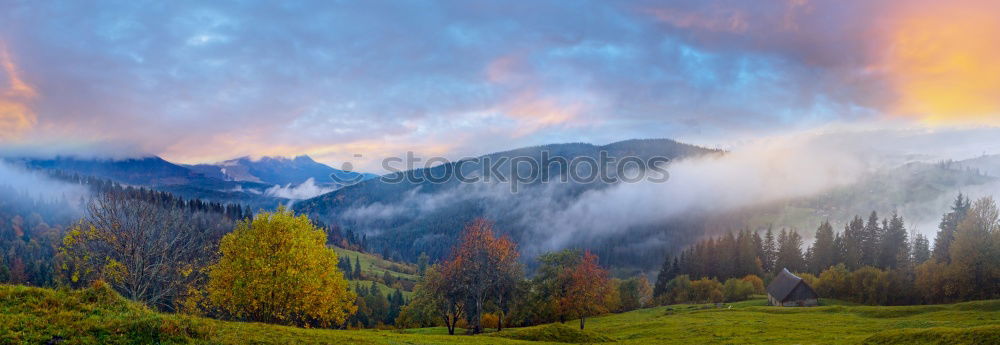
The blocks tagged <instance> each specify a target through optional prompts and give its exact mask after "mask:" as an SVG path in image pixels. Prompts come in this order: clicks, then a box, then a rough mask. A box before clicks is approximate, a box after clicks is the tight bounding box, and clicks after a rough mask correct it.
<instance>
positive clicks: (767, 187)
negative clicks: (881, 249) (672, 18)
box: [341, 128, 1000, 254]
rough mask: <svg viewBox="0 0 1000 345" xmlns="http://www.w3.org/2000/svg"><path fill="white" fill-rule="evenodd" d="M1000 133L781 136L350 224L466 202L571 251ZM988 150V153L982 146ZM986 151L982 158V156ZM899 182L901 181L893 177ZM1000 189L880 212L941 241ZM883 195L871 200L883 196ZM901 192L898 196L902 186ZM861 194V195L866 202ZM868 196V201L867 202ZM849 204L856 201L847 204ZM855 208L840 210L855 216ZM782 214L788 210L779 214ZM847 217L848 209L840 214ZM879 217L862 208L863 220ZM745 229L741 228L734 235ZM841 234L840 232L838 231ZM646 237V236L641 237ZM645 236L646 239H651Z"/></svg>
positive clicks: (450, 194) (883, 169)
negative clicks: (965, 210)
mask: <svg viewBox="0 0 1000 345" xmlns="http://www.w3.org/2000/svg"><path fill="white" fill-rule="evenodd" d="M997 137H1000V130H996V129H989V130H984V129H976V130H962V129H939V130H930V129H926V128H916V129H891V128H890V129H886V128H876V129H871V128H825V129H821V130H812V131H808V132H801V133H794V134H788V135H781V136H772V137H767V138H761V139H756V140H753V141H749V142H745V143H743V144H741V145H739V146H737V147H732V148H731V149H730V151H729V152H727V153H725V154H720V155H706V156H701V157H692V158H686V159H681V160H677V161H675V162H672V163H671V164H670V165H669V168H668V171H669V173H670V178H669V180H668V181H666V182H662V183H653V182H646V181H643V182H638V183H619V184H615V185H612V186H608V187H606V188H596V189H590V190H587V191H585V192H583V193H582V194H580V195H578V196H576V197H574V198H568V199H567V198H563V197H561V196H564V195H565V193H562V191H561V189H562V188H566V187H568V186H567V185H565V184H560V183H548V184H545V185H542V186H537V187H535V188H526V189H524V190H522V191H520V192H518V193H517V194H512V193H511V192H510V187H509V185H507V184H504V183H474V184H461V185H459V186H458V187H455V188H451V189H446V190H444V191H437V192H434V193H425V192H424V191H422V190H421V187H417V188H415V189H412V190H410V191H409V192H408V193H406V194H405V195H401V196H400V197H399V198H398V199H397V200H396V201H395V202H392V203H375V204H369V205H365V206H359V207H355V208H351V209H348V210H347V211H346V212H344V213H343V214H342V215H341V219H347V220H350V221H351V222H352V223H353V224H354V225H356V226H358V227H360V228H362V229H364V231H366V232H367V233H369V234H370V235H376V236H377V235H379V234H382V233H385V232H391V231H392V229H391V228H387V227H380V226H379V225H378V224H386V223H393V222H381V221H382V220H386V219H393V220H397V221H396V222H395V224H398V220H399V219H419V218H421V217H425V216H427V215H429V214H434V213H438V212H440V210H441V209H442V208H448V207H459V206H458V205H461V204H463V203H472V204H473V205H481V206H482V207H481V210H482V212H483V215H484V216H486V217H488V218H491V219H494V220H497V221H498V225H505V226H508V227H516V228H518V229H519V230H520V232H521V243H520V245H521V248H522V250H524V251H525V252H526V253H529V254H530V253H537V252H541V251H547V250H553V249H559V248H565V247H571V246H575V245H578V244H579V243H583V242H586V241H588V240H592V239H598V238H601V237H606V236H619V235H624V234H630V231H632V230H633V229H635V228H637V227H644V226H655V225H656V224H658V223H661V222H664V221H666V220H668V219H671V218H675V217H697V216H698V215H710V214H712V215H717V214H724V213H726V212H731V211H736V210H740V209H746V208H752V207H756V206H759V205H773V204H780V203H783V202H794V201H795V200H804V199H809V198H816V197H818V196H822V195H824V194H825V193H830V192H831V191H835V190H841V189H844V188H848V187H850V186H854V185H856V184H858V183H859V182H861V181H869V180H870V179H871V176H874V175H877V174H890V175H891V174H892V173H893V169H895V168H897V167H899V166H901V165H904V164H907V163H914V162H923V163H922V164H929V163H934V162H940V161H942V160H945V159H947V158H955V159H967V158H972V157H976V156H977V155H982V154H983V153H984V152H983V151H984V150H998V151H988V152H986V153H989V152H1000V148H998V145H1000V143H997V140H995V138H997ZM974 142H979V143H980V144H978V145H977V144H975V143H974ZM976 151H980V152H976ZM890 179H891V177H890ZM996 186H997V184H991V185H970V186H963V187H961V188H958V187H955V188H952V187H942V186H936V185H935V186H932V187H931V188H929V189H930V190H932V191H933V192H934V193H937V194H933V195H930V194H928V195H927V196H926V197H925V198H924V199H920V200H905V198H904V199H903V200H889V201H887V202H884V203H881V204H875V205H880V206H873V207H878V208H883V209H877V210H876V211H879V212H880V213H881V214H886V213H891V212H894V211H895V212H899V213H900V214H901V215H903V216H904V217H906V218H907V221H908V223H909V224H910V225H911V226H910V228H911V230H912V229H916V230H918V231H921V232H924V233H932V232H933V231H934V230H935V229H934V228H935V227H936V223H934V221H935V220H936V219H939V218H940V215H941V214H943V213H944V212H945V211H946V210H947V203H948V201H949V200H950V199H952V198H954V196H955V194H957V192H959V191H965V192H966V193H968V194H971V195H973V196H980V195H997V194H996V192H997V191H998V190H1000V188H997V187H996ZM879 188H880V187H879V186H876V187H875V188H873V189H872V190H870V191H865V193H872V194H873V195H874V194H877V193H883V192H885V191H882V190H879ZM893 188H896V187H893ZM856 194H857V193H856ZM858 197H861V198H864V197H865V196H864V195H860V196H858ZM845 200H849V199H845ZM853 206H855V205H833V207H835V208H843V209H850V208H851V207H853ZM779 211H780V210H779ZM835 211H837V210H823V212H818V213H821V214H825V215H829V216H827V217H838V218H839V217H845V219H829V220H830V221H831V222H833V223H835V226H839V225H841V224H843V223H844V222H846V221H849V219H846V215H845V216H842V215H840V214H839V213H837V212H835ZM839 211H844V210H839ZM870 211H872V210H870V209H869V210H865V209H858V210H857V211H854V210H852V212H858V213H861V214H864V212H870ZM821 220H822V219H818V218H817V219H815V222H816V224H812V225H809V224H805V225H801V224H781V223H776V224H773V225H774V226H775V227H782V226H792V225H800V226H801V227H802V228H800V229H799V230H800V232H802V234H803V235H804V237H806V238H807V239H808V238H810V237H811V235H812V232H813V231H814V229H815V227H816V226H818V225H819V224H818V222H819V221H821ZM742 226H745V225H733V228H732V229H730V230H732V231H736V230H739V228H741V227H742ZM838 230H839V229H838ZM637 235H638V234H637ZM642 236H645V235H642ZM662 241H663V239H662V238H660V237H657V236H652V237H650V238H636V239H634V241H633V242H634V243H636V244H642V245H644V246H658V245H662V244H663V243H660V242H662Z"/></svg>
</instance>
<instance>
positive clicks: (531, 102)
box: [500, 92, 584, 137]
mask: <svg viewBox="0 0 1000 345" xmlns="http://www.w3.org/2000/svg"><path fill="white" fill-rule="evenodd" d="M583 109H584V106H583V104H580V103H569V104H564V103H561V102H558V101H557V100H555V99H552V98H546V97H538V96H537V95H535V94H534V93H532V92H525V93H523V94H521V95H520V96H519V97H516V98H514V99H513V100H511V101H509V102H507V104H505V105H503V106H502V107H501V110H500V111H501V112H503V113H504V114H505V115H506V116H508V117H510V118H512V119H514V120H515V121H517V122H518V127H517V129H516V131H515V132H514V136H515V137H519V136H525V135H528V134H531V133H534V132H536V131H538V130H540V129H543V128H546V127H549V126H554V125H559V124H564V123H567V122H570V121H571V120H573V119H575V118H576V117H577V114H579V113H580V112H581V111H583Z"/></svg>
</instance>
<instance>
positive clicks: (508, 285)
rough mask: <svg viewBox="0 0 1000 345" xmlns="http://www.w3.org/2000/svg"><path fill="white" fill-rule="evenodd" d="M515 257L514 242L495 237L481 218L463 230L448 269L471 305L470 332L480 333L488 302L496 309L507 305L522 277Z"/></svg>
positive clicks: (487, 222) (490, 225)
mask: <svg viewBox="0 0 1000 345" xmlns="http://www.w3.org/2000/svg"><path fill="white" fill-rule="evenodd" d="M517 258H518V252H517V247H516V245H515V244H514V242H513V241H511V240H510V239H509V238H507V237H506V236H503V237H499V238H498V237H495V236H494V233H493V223H491V222H489V221H487V220H485V219H481V218H480V219H476V220H474V221H473V222H472V223H470V224H469V225H467V226H466V227H465V230H464V231H463V233H462V239H461V240H460V242H459V244H458V247H456V249H455V251H454V252H453V254H452V259H451V260H450V262H448V263H447V267H448V269H449V270H450V272H453V274H454V275H453V279H456V280H457V282H458V283H459V284H461V286H462V290H463V291H464V292H465V293H466V296H467V297H468V298H469V300H470V301H471V302H472V304H471V305H468V306H467V307H469V308H471V312H469V315H468V316H470V317H472V321H473V333H479V332H482V315H483V312H484V310H483V309H484V308H485V307H486V304H487V302H490V301H492V302H496V304H497V305H498V306H504V305H505V303H507V302H509V295H510V294H509V292H510V291H511V290H513V289H514V288H515V286H516V284H517V282H518V281H519V280H520V279H521V276H522V275H523V273H522V270H521V266H520V264H519V263H518V262H517ZM502 315H503V313H500V317H501V320H500V323H501V324H502V323H503V320H502Z"/></svg>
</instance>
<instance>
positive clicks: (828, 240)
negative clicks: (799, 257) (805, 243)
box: [809, 221, 836, 274]
mask: <svg viewBox="0 0 1000 345" xmlns="http://www.w3.org/2000/svg"><path fill="white" fill-rule="evenodd" d="M833 241H834V234H833V226H831V225H830V222H829V221H824V222H823V223H822V224H820V226H819V228H818V229H816V240H815V241H814V242H813V245H812V247H811V251H810V253H811V255H810V258H809V259H810V261H809V270H810V271H811V272H812V273H813V274H819V273H820V272H822V271H823V270H824V269H826V268H827V267H830V266H833V265H834V264H835V262H834V260H835V259H836V252H835V249H834V243H833Z"/></svg>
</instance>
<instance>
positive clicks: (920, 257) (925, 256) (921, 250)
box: [913, 234, 931, 265]
mask: <svg viewBox="0 0 1000 345" xmlns="http://www.w3.org/2000/svg"><path fill="white" fill-rule="evenodd" d="M930 258H931V250H930V241H928V240H927V237H926V236H924V235H922V234H916V236H914V238H913V264H914V265H919V264H922V263H924V262H925V261H927V260H929V259H930Z"/></svg>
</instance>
